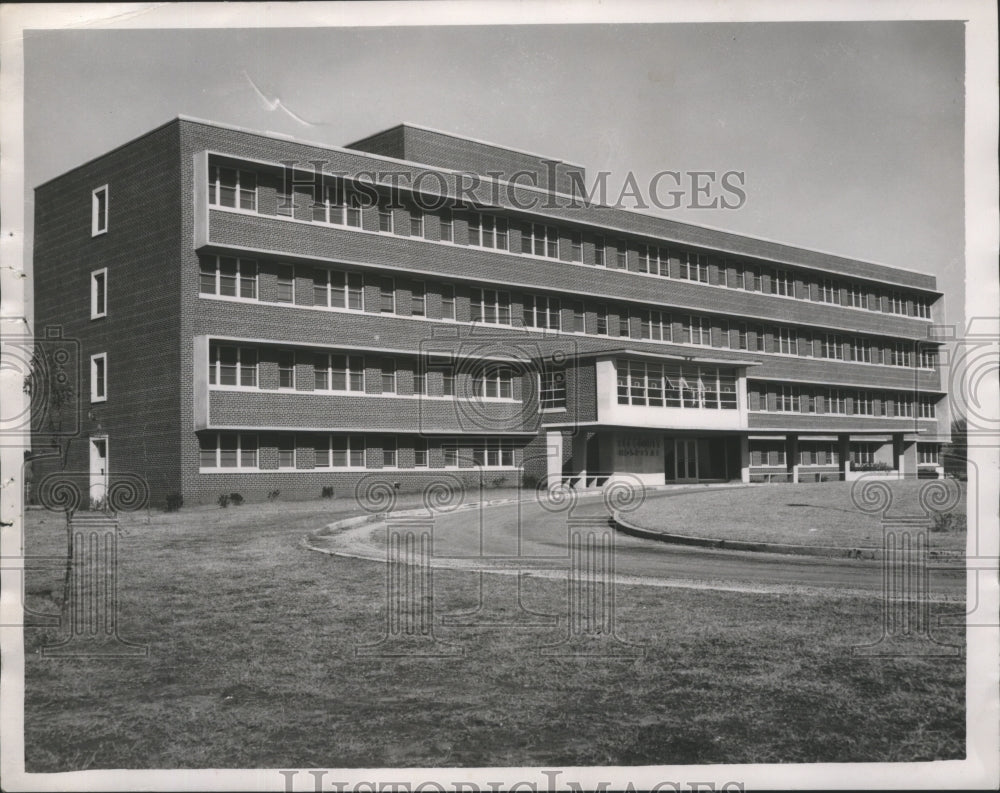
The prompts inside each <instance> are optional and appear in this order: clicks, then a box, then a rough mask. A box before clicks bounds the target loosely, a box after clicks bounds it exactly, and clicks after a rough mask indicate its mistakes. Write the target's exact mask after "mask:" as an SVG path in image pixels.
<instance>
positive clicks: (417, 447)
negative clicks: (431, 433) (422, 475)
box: [413, 435, 430, 468]
mask: <svg viewBox="0 0 1000 793" xmlns="http://www.w3.org/2000/svg"><path fill="white" fill-rule="evenodd" d="M421 455H423V462H421V461H420V456H421ZM429 464H430V449H429V445H428V443H427V438H423V437H420V436H419V435H418V436H415V437H414V438H413V467H414V468H427V467H428V466H429Z"/></svg>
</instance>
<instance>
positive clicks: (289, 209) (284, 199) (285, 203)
mask: <svg viewBox="0 0 1000 793" xmlns="http://www.w3.org/2000/svg"><path fill="white" fill-rule="evenodd" d="M287 178H288V177H287V175H286V177H285V180H287ZM277 200H278V204H277V206H276V207H275V212H276V214H277V215H278V216H279V217H288V218H291V217H295V191H294V190H293V189H292V186H291V185H289V184H287V181H286V183H284V184H282V186H281V187H279V188H278V192H277Z"/></svg>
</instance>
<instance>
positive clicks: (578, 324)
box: [573, 300, 587, 333]
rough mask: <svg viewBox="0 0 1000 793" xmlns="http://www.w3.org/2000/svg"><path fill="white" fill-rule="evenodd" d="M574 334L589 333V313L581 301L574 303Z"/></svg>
mask: <svg viewBox="0 0 1000 793" xmlns="http://www.w3.org/2000/svg"><path fill="white" fill-rule="evenodd" d="M573 332H574V333H586V332H587V313H586V310H585V309H584V306H583V303H582V302H581V301H579V300H577V301H574V303H573Z"/></svg>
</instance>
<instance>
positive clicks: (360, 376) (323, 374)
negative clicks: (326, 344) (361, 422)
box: [313, 352, 365, 394]
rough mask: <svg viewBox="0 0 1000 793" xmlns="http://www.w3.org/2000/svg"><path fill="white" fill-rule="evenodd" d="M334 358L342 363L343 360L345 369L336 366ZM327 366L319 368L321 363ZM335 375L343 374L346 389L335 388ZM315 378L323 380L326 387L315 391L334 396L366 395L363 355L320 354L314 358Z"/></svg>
mask: <svg viewBox="0 0 1000 793" xmlns="http://www.w3.org/2000/svg"><path fill="white" fill-rule="evenodd" d="M334 358H337V359H338V360H337V361H336V363H338V364H339V363H340V362H341V360H340V359H343V364H344V365H343V367H340V366H334V365H333V364H334V360H333V359H334ZM321 362H322V363H325V364H326V365H325V366H318V365H317V364H319V363H321ZM334 373H343V375H344V387H343V388H334V385H333V376H334ZM313 376H314V378H315V377H319V378H322V380H323V384H324V387H317V386H316V385H315V384H314V386H313V390H315V391H319V392H322V393H326V392H331V393H334V394H363V393H365V357H364V356H363V355H350V354H348V353H342V352H319V353H315V355H314V356H313Z"/></svg>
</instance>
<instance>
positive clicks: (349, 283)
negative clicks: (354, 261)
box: [313, 269, 365, 312]
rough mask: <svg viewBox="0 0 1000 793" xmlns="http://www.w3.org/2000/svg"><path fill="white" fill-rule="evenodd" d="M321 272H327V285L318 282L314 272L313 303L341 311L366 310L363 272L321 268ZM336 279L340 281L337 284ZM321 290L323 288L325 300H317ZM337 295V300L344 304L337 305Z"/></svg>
mask: <svg viewBox="0 0 1000 793" xmlns="http://www.w3.org/2000/svg"><path fill="white" fill-rule="evenodd" d="M319 272H325V274H326V283H325V285H324V284H322V283H317V280H316V274H315V272H314V273H313V305H315V306H319V307H321V308H334V309H337V310H339V311H358V312H363V311H364V310H365V277H364V276H363V275H362V274H361V273H359V272H354V271H350V270H336V269H332V270H320V271H319ZM334 280H337V281H339V282H340V283H337V284H335V283H333V282H334ZM319 290H323V292H324V296H325V302H322V303H317V302H316V293H317V292H318V291H319ZM335 296H336V297H337V301H338V302H340V303H343V305H335V303H334V297H335ZM352 302H356V303H357V305H354V306H352V305H351V303H352Z"/></svg>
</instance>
